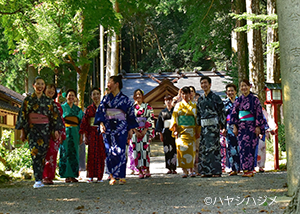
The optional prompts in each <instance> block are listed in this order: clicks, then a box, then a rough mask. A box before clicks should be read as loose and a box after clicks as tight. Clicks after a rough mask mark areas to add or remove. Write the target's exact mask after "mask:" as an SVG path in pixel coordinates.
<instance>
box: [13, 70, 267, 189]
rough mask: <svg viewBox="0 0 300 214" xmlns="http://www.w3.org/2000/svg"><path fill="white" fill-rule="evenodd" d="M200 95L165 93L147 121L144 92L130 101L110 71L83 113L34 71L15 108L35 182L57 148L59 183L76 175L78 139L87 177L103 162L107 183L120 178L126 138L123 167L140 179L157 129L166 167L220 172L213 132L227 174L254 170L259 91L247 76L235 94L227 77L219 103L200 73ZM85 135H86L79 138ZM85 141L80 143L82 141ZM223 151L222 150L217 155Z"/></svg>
mask: <svg viewBox="0 0 300 214" xmlns="http://www.w3.org/2000/svg"><path fill="white" fill-rule="evenodd" d="M200 84H201V88H202V89H203V91H204V94H203V95H202V96H200V97H199V98H197V97H196V93H195V92H196V91H195V88H194V87H193V86H190V87H183V88H182V89H180V91H179V94H178V96H177V97H174V98H173V97H171V96H170V95H166V96H165V97H164V102H165V105H166V108H165V109H164V110H162V111H161V112H160V114H159V116H158V119H157V123H156V127H155V126H154V113H153V108H152V107H151V106H150V105H149V104H147V103H145V102H144V100H143V96H144V92H143V91H142V90H141V89H137V90H135V91H134V94H133V98H134V103H133V102H131V101H130V99H129V98H128V97H127V96H126V95H124V94H123V93H122V91H121V90H122V87H123V84H122V77H121V76H112V77H110V79H109V81H108V84H107V88H108V93H107V94H106V95H105V96H104V97H103V99H102V100H101V98H100V97H101V91H100V90H99V89H98V88H93V89H92V90H91V98H92V100H93V103H92V104H91V105H90V106H88V107H87V109H86V110H85V113H84V112H83V111H82V110H81V109H80V108H79V107H78V106H77V105H75V104H74V103H75V100H76V95H77V94H76V91H75V90H73V89H69V90H68V91H67V92H66V102H65V103H64V104H62V105H60V104H59V103H58V102H55V101H54V99H55V98H56V96H57V92H56V87H55V85H54V84H49V85H46V84H45V81H44V80H43V79H42V78H40V77H37V78H36V79H35V81H34V84H33V88H34V93H33V94H31V95H29V96H27V97H26V98H25V100H24V102H23V104H22V107H21V109H20V112H19V115H18V120H17V124H16V129H20V130H21V139H22V141H25V139H28V143H29V148H30V151H31V156H32V161H33V162H32V163H33V170H34V177H35V181H36V182H35V184H34V185H33V187H34V188H39V187H42V186H44V184H53V179H54V177H55V170H56V162H57V154H58V151H59V175H60V177H62V178H65V182H67V183H68V182H78V180H77V179H76V178H77V177H78V176H79V145H80V144H83V143H85V144H87V145H88V160H87V177H88V181H87V182H88V183H90V182H92V181H93V178H97V181H98V182H102V178H103V173H104V168H105V166H106V172H107V173H108V174H109V179H110V181H109V184H110V185H114V184H116V183H117V181H118V183H119V184H125V183H126V180H125V176H126V165H127V154H126V150H127V147H126V146H127V144H128V145H129V148H128V159H129V161H130V162H129V165H130V166H129V167H130V169H132V173H135V172H136V173H137V174H138V177H139V178H140V179H143V178H147V177H150V176H151V174H150V167H149V166H150V142H151V140H152V139H153V138H154V137H155V133H158V134H159V137H160V140H161V141H162V142H163V145H164V152H165V159H166V168H167V169H168V172H167V173H168V174H176V173H177V172H176V167H177V166H178V167H181V168H182V169H183V175H182V177H183V178H186V177H188V176H191V177H195V176H196V175H197V174H198V175H201V176H202V177H220V176H221V174H222V161H221V159H222V157H221V144H220V134H221V136H223V137H226V141H227V145H228V148H227V149H226V151H227V152H226V157H227V163H228V164H227V165H228V166H229V167H231V169H232V172H231V173H230V174H231V175H236V174H237V173H238V172H239V171H241V170H242V171H243V176H247V177H251V176H253V170H254V163H255V161H254V159H255V151H256V147H257V144H258V136H259V135H260V134H263V133H264V131H265V120H264V117H263V114H262V107H261V105H260V102H259V100H258V98H257V97H256V96H255V95H254V94H253V93H251V92H250V83H249V82H248V81H247V80H243V81H242V82H241V83H240V88H241V92H242V96H240V97H239V98H236V86H235V85H233V84H228V85H227V86H226V93H227V96H228V98H227V99H226V100H225V102H224V103H225V105H224V103H223V101H222V100H221V98H220V97H219V96H218V95H216V94H215V93H213V92H212V91H211V79H210V78H209V77H207V76H204V77H202V78H201V80H200ZM83 139H85V140H83ZM83 141H85V142H83ZM223 156H224V155H223Z"/></svg>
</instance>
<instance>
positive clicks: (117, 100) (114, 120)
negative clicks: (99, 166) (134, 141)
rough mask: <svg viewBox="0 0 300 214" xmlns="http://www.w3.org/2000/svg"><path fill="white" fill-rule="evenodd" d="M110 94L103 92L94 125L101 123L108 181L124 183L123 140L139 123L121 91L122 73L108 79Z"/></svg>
mask: <svg viewBox="0 0 300 214" xmlns="http://www.w3.org/2000/svg"><path fill="white" fill-rule="evenodd" d="M107 87H108V90H109V94H107V95H105V96H104V97H103V99H102V101H101V103H100V105H99V107H98V110H97V112H96V116H95V122H94V125H100V131H101V133H102V134H103V140H104V145H105V152H106V166H107V172H108V174H109V176H110V182H109V184H110V185H114V184H116V178H120V179H119V184H125V183H126V180H125V176H126V154H125V151H126V144H127V140H128V139H130V138H131V137H132V129H133V128H136V127H138V123H137V122H136V118H135V115H134V110H133V103H132V102H131V101H130V100H129V98H128V97H127V96H126V95H124V94H123V93H122V92H121V89H122V87H123V83H122V76H111V77H110V78H109V82H108V83H107Z"/></svg>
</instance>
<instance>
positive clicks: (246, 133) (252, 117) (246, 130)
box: [230, 92, 265, 171]
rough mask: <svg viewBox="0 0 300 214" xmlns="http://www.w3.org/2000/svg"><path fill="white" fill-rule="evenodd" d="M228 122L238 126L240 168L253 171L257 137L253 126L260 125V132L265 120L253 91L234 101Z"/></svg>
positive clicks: (262, 129)
mask: <svg viewBox="0 0 300 214" xmlns="http://www.w3.org/2000/svg"><path fill="white" fill-rule="evenodd" d="M230 124H231V125H236V127H237V128H238V143H239V149H240V161H241V169H242V170H243V171H253V170H254V162H255V160H254V159H255V149H256V146H257V144H258V137H257V136H256V134H255V128H256V127H260V130H261V134H262V135H263V134H264V132H265V129H264V128H265V120H264V118H263V113H262V107H261V105H260V102H259V99H258V98H257V97H256V96H254V94H253V93H251V92H250V94H249V95H248V96H247V97H245V96H244V95H242V96H240V97H239V98H238V99H237V100H236V101H235V103H234V107H233V110H232V113H231V116H230Z"/></svg>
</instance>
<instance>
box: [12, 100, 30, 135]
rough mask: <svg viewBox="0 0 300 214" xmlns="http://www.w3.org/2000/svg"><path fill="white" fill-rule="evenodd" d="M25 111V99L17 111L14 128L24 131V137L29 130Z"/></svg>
mask: <svg viewBox="0 0 300 214" xmlns="http://www.w3.org/2000/svg"><path fill="white" fill-rule="evenodd" d="M27 109H28V99H27V97H26V98H25V100H24V101H23V103H22V106H21V108H20V110H19V114H18V118H17V122H16V127H15V129H18V130H20V129H24V131H25V136H27V134H28V130H29V122H28V119H27V118H26V115H27V114H28V112H27Z"/></svg>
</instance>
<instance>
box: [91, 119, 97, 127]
mask: <svg viewBox="0 0 300 214" xmlns="http://www.w3.org/2000/svg"><path fill="white" fill-rule="evenodd" d="M94 122H95V117H91V118H90V126H95V127H98V126H97V125H94Z"/></svg>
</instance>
